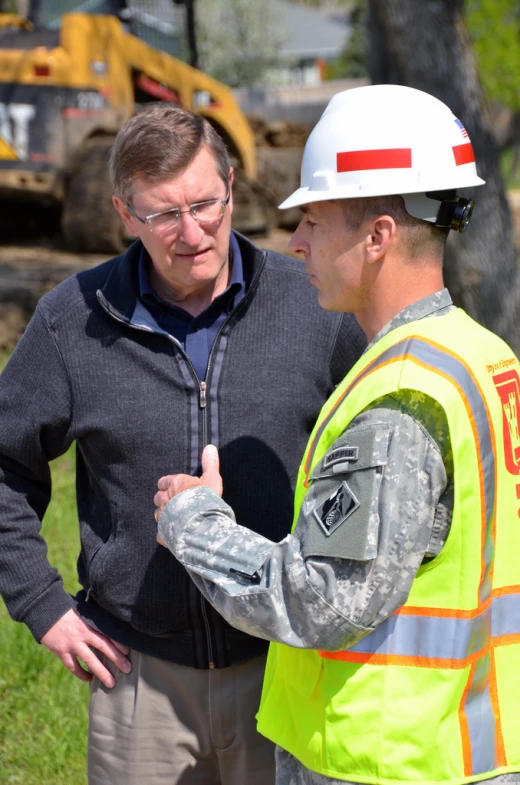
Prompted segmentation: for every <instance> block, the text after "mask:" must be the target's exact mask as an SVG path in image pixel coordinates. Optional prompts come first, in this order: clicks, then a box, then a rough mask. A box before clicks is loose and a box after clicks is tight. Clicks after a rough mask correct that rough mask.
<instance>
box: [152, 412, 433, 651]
mask: <svg viewBox="0 0 520 785" xmlns="http://www.w3.org/2000/svg"><path fill="white" fill-rule="evenodd" d="M445 487H446V472H445V468H444V463H443V460H442V457H441V454H440V452H439V449H438V447H437V445H436V443H435V442H434V441H433V440H432V438H431V436H430V435H429V434H428V433H427V431H426V430H425V429H424V427H422V425H420V424H419V423H418V422H417V420H416V419H415V418H413V417H411V416H410V414H409V413H408V411H407V410H406V409H405V408H404V407H403V406H400V405H399V404H397V405H395V402H394V408H388V407H385V406H378V407H377V408H373V409H370V410H367V411H365V412H363V413H362V414H361V415H359V416H358V417H357V418H356V419H355V420H354V421H353V422H352V423H351V425H350V426H349V428H348V429H347V430H346V431H345V432H344V433H343V434H342V436H341V437H340V438H339V439H338V440H337V441H336V442H335V443H334V444H333V445H332V448H331V450H329V452H328V453H327V454H326V455H325V457H324V458H323V460H322V461H321V462H320V463H319V464H318V466H317V467H316V468H315V470H314V471H313V474H312V483H311V486H310V489H309V492H308V493H307V496H306V498H305V500H304V503H303V505H302V509H301V512H300V516H299V518H298V522H297V526H296V528H295V530H294V533H293V534H292V535H287V537H285V538H284V539H283V540H282V541H281V542H279V543H274V542H271V541H269V540H267V539H266V538H265V537H262V536H261V535H259V534H256V533H254V532H252V531H250V530H249V529H246V528H245V527H243V526H240V525H238V524H237V523H236V522H235V518H234V515H233V511H232V510H231V508H230V507H229V506H228V505H227V504H226V503H225V502H224V501H223V500H222V499H220V497H218V496H217V495H216V494H215V493H213V491H211V490H210V489H209V488H195V489H191V490H187V491H184V492H183V493H182V494H179V496H177V497H175V498H174V499H172V500H171V501H170V502H169V504H168V505H167V506H166V508H165V510H164V512H163V514H162V515H161V518H160V522H159V530H160V533H161V536H162V538H163V539H164V541H165V542H166V543H167V545H168V547H169V548H170V550H171V551H172V552H173V553H174V554H175V556H176V557H177V558H178V559H179V561H180V562H181V563H182V564H183V565H184V566H185V567H186V568H187V569H188V571H189V573H190V575H191V576H192V578H193V580H194V581H195V583H196V585H197V586H198V587H199V589H200V590H201V591H202V593H203V594H204V595H205V596H206V598H207V599H208V600H209V601H210V602H211V603H212V604H213V605H214V607H215V608H216V609H217V610H218V611H219V612H220V613H221V614H222V616H224V618H226V619H227V620H228V621H229V622H230V624H232V625H234V626H235V627H238V628H240V629H242V630H244V631H245V632H248V633H249V634H251V635H256V636H258V637H260V638H266V639H268V640H273V641H279V642H282V643H286V644H288V645H289V646H294V647H297V648H312V649H329V650H336V649H341V648H348V647H349V646H352V645H354V643H356V642H357V641H358V640H359V639H360V638H362V637H363V636H364V635H366V634H367V633H369V632H371V631H372V630H373V629H374V628H375V627H377V626H378V625H379V624H380V623H381V622H382V621H384V620H385V619H386V618H387V617H388V616H389V615H390V614H392V613H393V612H394V611H395V610H397V609H398V608H399V607H401V605H402V604H403V603H404V602H405V601H406V598H407V596H408V594H409V591H410V587H411V584H412V581H413V579H414V577H415V574H416V571H417V569H418V567H419V565H420V564H421V562H422V560H423V558H424V555H425V553H426V552H427V548H428V543H429V541H430V538H431V534H432V527H433V522H434V517H435V509H436V506H437V504H438V501H439V498H440V497H441V495H442V493H443V491H444V489H445Z"/></svg>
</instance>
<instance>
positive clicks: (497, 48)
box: [466, 0, 520, 111]
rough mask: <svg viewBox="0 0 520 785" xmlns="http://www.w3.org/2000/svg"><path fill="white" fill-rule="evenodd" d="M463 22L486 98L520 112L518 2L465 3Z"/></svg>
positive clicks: (487, 0)
mask: <svg viewBox="0 0 520 785" xmlns="http://www.w3.org/2000/svg"><path fill="white" fill-rule="evenodd" d="M466 20H467V24H468V30H469V34H470V37H471V40H472V42H473V49H474V51H475V55H476V57H477V61H478V64H479V70H480V77H481V80H482V84H483V86H484V89H485V91H486V93H487V95H488V97H489V98H491V99H494V100H497V101H500V102H501V103H503V104H505V105H506V106H508V107H510V108H511V109H513V110H515V111H518V110H520V2H519V0H467V3H466Z"/></svg>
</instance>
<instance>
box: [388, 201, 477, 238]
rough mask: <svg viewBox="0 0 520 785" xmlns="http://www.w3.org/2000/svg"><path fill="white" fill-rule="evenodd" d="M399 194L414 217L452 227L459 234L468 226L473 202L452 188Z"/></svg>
mask: <svg viewBox="0 0 520 785" xmlns="http://www.w3.org/2000/svg"><path fill="white" fill-rule="evenodd" d="M401 195H402V197H403V199H404V203H405V207H406V212H407V213H409V215H412V216H413V217H414V218H420V219H421V220H422V221H428V223H432V224H435V226H439V227H440V228H442V229H453V231H455V232H460V233H461V234H462V233H463V232H465V231H466V229H467V228H468V225H469V222H470V220H471V214H472V212H473V207H474V204H475V202H474V200H473V199H464V198H463V197H462V196H457V194H456V192H455V191H454V190H450V191H427V192H426V193H414V194H401ZM438 202H440V206H439V205H438Z"/></svg>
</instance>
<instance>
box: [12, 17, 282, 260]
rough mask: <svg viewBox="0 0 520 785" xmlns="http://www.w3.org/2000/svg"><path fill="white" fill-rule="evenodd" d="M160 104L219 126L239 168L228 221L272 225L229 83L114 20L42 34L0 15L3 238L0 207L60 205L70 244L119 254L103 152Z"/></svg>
mask: <svg viewBox="0 0 520 785" xmlns="http://www.w3.org/2000/svg"><path fill="white" fill-rule="evenodd" d="M156 101H167V102H169V103H172V104H177V105H179V106H182V107H185V108H187V109H191V110H192V111H195V112H198V113H199V114H201V115H203V116H204V117H206V118H207V119H208V120H209V121H210V122H211V123H212V124H213V125H214V126H215V128H216V129H217V130H218V132H219V133H220V134H221V136H222V137H223V138H224V140H225V142H226V143H227V145H228V148H229V150H230V152H231V155H232V158H233V160H234V162H235V163H236V164H237V165H238V167H239V176H238V177H237V189H238V198H237V199H236V200H235V201H236V208H235V213H234V225H235V226H236V228H238V229H240V230H241V231H245V232H251V231H259V230H264V231H265V230H269V228H270V227H271V225H272V222H273V221H274V219H275V199H274V197H273V195H272V193H271V192H270V191H269V189H268V188H267V187H266V186H264V185H261V184H260V183H258V182H257V180H256V175H257V167H256V155H255V142H254V136H253V133H252V130H251V128H250V126H249V123H248V121H247V119H246V117H245V116H244V115H243V113H242V112H241V110H240V108H239V106H238V104H237V102H236V100H235V98H234V96H233V94H232V92H231V90H230V89H229V88H227V87H226V86H225V85H223V84H221V83H220V82H218V81H216V80H215V79H212V78H211V77H209V76H208V75H206V74H204V73H203V72H201V71H199V70H197V69H196V68H192V67H191V66H189V65H187V64H186V63H184V62H182V61H181V60H179V59H176V58H175V57H173V56H171V55H169V54H167V53H165V52H163V51H160V50H159V49H156V48H153V47H151V46H149V45H148V44H147V43H145V42H144V41H142V40H141V39H139V38H137V37H136V36H134V35H132V34H130V33H129V32H128V31H127V29H125V26H124V25H123V24H122V23H121V21H120V20H119V19H118V18H117V17H116V16H115V15H109V14H107V15H101V14H100V15H89V14H83V13H71V14H65V15H64V16H62V17H61V20H60V27H59V28H56V29H45V28H40V27H38V26H35V25H33V23H32V22H31V21H29V20H28V19H26V18H24V17H21V16H15V15H12V14H0V236H1V234H2V205H4V206H7V205H9V206H10V207H11V208H12V205H13V204H17V205H19V210H18V214H23V210H24V209H25V210H27V211H29V210H30V205H31V202H32V203H33V204H34V202H45V203H46V204H52V205H55V206H57V207H58V208H59V210H60V211H61V230H62V232H63V235H64V237H65V241H66V243H67V246H68V247H70V248H72V249H74V250H77V251H83V252H91V253H94V252H119V251H121V250H122V249H123V247H124V245H125V239H126V238H125V234H124V227H123V226H122V224H121V222H120V219H119V217H118V215H117V213H116V212H115V210H114V208H113V206H112V203H111V195H112V192H111V188H110V184H109V181H108V166H107V153H108V150H109V148H110V146H111V145H112V143H113V140H114V137H115V134H116V133H117V131H118V130H119V128H120V127H121V125H122V124H123V123H124V122H125V121H126V120H127V119H128V118H129V117H131V116H132V115H133V114H134V113H135V112H136V111H139V109H140V108H141V107H143V106H144V105H146V104H147V103H149V102H156ZM6 214H7V213H6V212H4V229H5V228H6V227H5V223H6V219H5V215H6Z"/></svg>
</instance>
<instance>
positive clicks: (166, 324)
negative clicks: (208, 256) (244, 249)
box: [139, 233, 246, 380]
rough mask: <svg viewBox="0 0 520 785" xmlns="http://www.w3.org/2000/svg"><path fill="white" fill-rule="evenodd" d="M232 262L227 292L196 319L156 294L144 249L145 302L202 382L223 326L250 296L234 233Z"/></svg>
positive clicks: (142, 283)
mask: <svg viewBox="0 0 520 785" xmlns="http://www.w3.org/2000/svg"><path fill="white" fill-rule="evenodd" d="M229 261H230V264H231V275H230V278H229V283H228V286H227V289H226V290H225V291H224V292H222V294H219V296H218V297H215V299H214V300H213V302H212V303H210V305H208V307H207V308H206V310H205V311H203V312H202V313H200V314H199V315H198V316H192V315H191V314H190V313H188V312H187V311H185V310H184V309H183V308H178V307H177V306H175V305H171V303H168V302H166V300H163V299H162V297H159V296H158V295H157V294H156V293H155V292H154V290H153V289H152V286H151V284H150V279H149V277H148V271H147V266H148V264H151V260H150V257H149V255H148V253H147V251H146V250H145V248H143V249H142V251H141V257H140V259H139V297H140V300H141V302H142V303H143V305H145V307H146V309H147V310H148V311H149V313H150V314H151V315H152V316H153V318H154V319H155V321H156V322H157V324H158V325H159V327H160V328H161V329H162V330H165V332H167V333H168V334H169V335H172V336H173V337H174V338H176V339H177V340H178V341H179V343H180V344H181V346H182V348H183V349H184V351H185V352H186V354H187V355H188V357H189V358H190V360H191V362H192V363H193V366H194V368H195V370H196V372H197V376H198V377H199V379H201V380H204V379H205V378H206V369H207V367H208V360H209V354H210V351H211V347H212V346H213V342H214V340H215V338H216V337H217V333H218V331H219V329H220V327H221V325H222V324H223V323H224V321H225V319H226V317H227V315H228V314H229V313H231V311H232V310H233V308H234V307H235V306H236V305H238V303H239V302H240V300H242V298H243V297H244V295H245V293H246V282H245V277H244V268H243V265H242V254H241V253H240V248H239V246H238V242H237V240H236V237H235V236H234V235H233V233H231V235H230V241H229Z"/></svg>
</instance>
